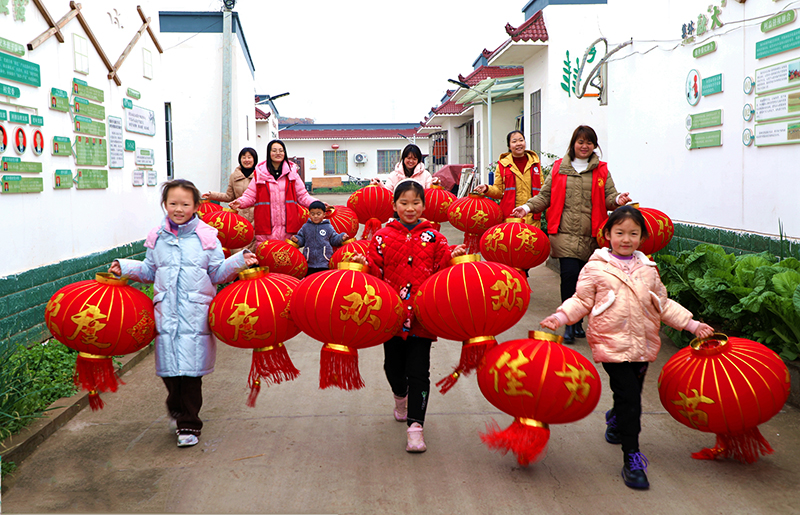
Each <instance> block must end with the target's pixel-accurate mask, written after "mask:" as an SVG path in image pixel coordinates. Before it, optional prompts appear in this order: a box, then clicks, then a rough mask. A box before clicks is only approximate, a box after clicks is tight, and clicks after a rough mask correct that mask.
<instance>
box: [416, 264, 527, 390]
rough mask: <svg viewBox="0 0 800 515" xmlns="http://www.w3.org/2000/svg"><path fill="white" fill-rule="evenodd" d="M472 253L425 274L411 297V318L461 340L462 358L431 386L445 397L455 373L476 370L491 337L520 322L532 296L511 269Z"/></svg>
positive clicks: (490, 341) (518, 275) (446, 335)
mask: <svg viewBox="0 0 800 515" xmlns="http://www.w3.org/2000/svg"><path fill="white" fill-rule="evenodd" d="M480 259H481V257H480V256H479V255H477V254H471V255H466V256H459V257H457V258H453V259H452V260H451V263H453V266H451V267H448V268H446V269H444V270H442V271H440V272H437V273H435V274H433V275H432V276H430V277H429V278H428V279H426V280H425V282H423V283H422V285H420V287H419V290H418V291H417V296H416V297H415V299H414V314H415V315H416V317H417V320H419V322H420V323H421V324H422V325H423V326H424V327H425V329H426V330H428V331H430V332H431V333H433V334H435V335H436V336H438V337H441V338H446V339H448V340H456V341H461V342H462V344H463V345H462V348H461V360H460V362H459V364H458V367H457V368H456V369H455V370H454V371H453V373H452V374H450V375H449V376H447V377H445V378H444V379H442V380H441V381H439V382H438V383H436V386H441V392H442V393H446V392H447V391H448V390H449V389H450V388H452V387H453V386H454V385H455V383H456V381H457V380H458V376H459V375H460V374H465V373H469V372H471V371H472V370H475V369H476V368H477V367H478V363H480V360H481V358H482V357H483V354H484V352H485V351H486V350H488V349H490V348H491V347H493V346H494V345H495V344H496V343H497V340H496V339H495V336H497V335H498V334H500V333H502V332H503V331H506V330H508V329H510V328H511V327H513V326H514V324H516V323H517V322H519V321H520V319H521V318H522V316H523V315H524V314H525V312H526V311H527V309H528V303H529V302H530V299H531V295H530V289H529V287H528V281H527V280H525V278H524V277H522V275H521V274H520V273H519V272H517V271H516V270H514V269H513V268H511V267H509V266H506V265H503V264H500V263H493V262H491V261H483V262H482V261H481V260H480Z"/></svg>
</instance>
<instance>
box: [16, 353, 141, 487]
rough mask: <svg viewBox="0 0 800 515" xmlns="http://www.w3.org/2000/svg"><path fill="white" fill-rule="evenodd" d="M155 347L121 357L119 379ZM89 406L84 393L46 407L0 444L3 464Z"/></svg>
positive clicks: (23, 454)
mask: <svg viewBox="0 0 800 515" xmlns="http://www.w3.org/2000/svg"><path fill="white" fill-rule="evenodd" d="M154 348H155V347H154V345H148V346H147V347H145V348H144V349H142V350H140V351H139V352H137V353H135V354H129V355H126V356H124V357H123V358H122V366H121V367H120V369H119V370H118V372H117V373H118V375H119V376H120V377H121V376H123V375H125V374H126V373H127V372H128V371H129V370H131V369H132V368H133V367H134V366H136V365H137V364H138V363H139V362H141V361H142V360H143V359H144V358H146V357H147V356H148V355H150V353H151V352H153V350H154ZM88 405H89V392H85V391H80V392H78V393H76V394H75V395H73V396H72V397H64V398H62V399H59V400H57V401H55V402H54V403H53V404H51V405H50V406H49V409H48V411H45V412H44V413H43V414H42V417H41V418H37V419H35V420H34V421H33V422H31V423H30V424H28V426H27V427H25V428H23V429H22V430H21V431H20V432H19V433H17V434H14V435H11V436H9V437H8V438H6V439H5V440H3V442H2V443H0V455H1V456H2V459H3V461H6V462H14V463H19V462H21V461H22V460H24V459H25V458H27V457H28V456H30V455H31V453H33V451H34V450H36V448H37V447H38V446H39V445H41V443H42V442H44V441H45V440H46V439H47V438H48V437H49V436H50V435H52V434H53V433H55V432H56V431H57V430H58V429H59V428H61V427H62V426H63V425H64V424H66V423H67V422H69V421H70V420H71V419H72V417H74V416H75V415H77V414H78V413H79V412H80V411H81V410H82V409H83V408H85V407H86V406H88ZM9 479H10V478H6V481H8V480H9ZM4 483H5V481H4ZM6 486H7V485H6V484H3V490H5V489H6Z"/></svg>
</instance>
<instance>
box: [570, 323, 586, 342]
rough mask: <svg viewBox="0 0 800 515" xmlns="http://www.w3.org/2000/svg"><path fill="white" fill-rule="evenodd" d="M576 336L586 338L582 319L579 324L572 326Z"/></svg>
mask: <svg viewBox="0 0 800 515" xmlns="http://www.w3.org/2000/svg"><path fill="white" fill-rule="evenodd" d="M572 328H573V331H574V334H575V338H586V332H585V331H584V330H583V321H582V320H581V321H580V322H578V323H577V324H574V325H573V326H572Z"/></svg>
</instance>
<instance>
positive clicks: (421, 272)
mask: <svg viewBox="0 0 800 515" xmlns="http://www.w3.org/2000/svg"><path fill="white" fill-rule="evenodd" d="M394 209H395V219H394V220H392V221H390V222H389V223H387V224H386V227H384V228H383V229H381V230H379V231H378V232H377V233H375V237H374V238H373V239H372V242H371V243H370V246H369V257H368V258H365V257H364V256H360V255H359V256H357V258H356V259H354V261H357V262H360V263H362V264H369V266H370V272H371V273H372V274H373V275H375V276H377V277H380V278H382V279H383V280H384V281H386V282H387V283H389V284H390V285H391V286H392V287H393V288H394V289H395V290H396V291H397V292H398V294H399V295H400V299H401V300H402V301H403V310H404V311H405V316H406V318H405V320H404V322H403V326H402V328H401V329H400V332H399V333H398V334H397V335H395V336H394V337H393V338H392V339H390V340H389V341H387V342H386V343H384V344H383V350H384V362H383V370H384V371H385V372H386V379H388V380H389V385H390V386H391V388H392V393H393V394H394V402H395V407H394V418H395V420H397V421H398V422H406V424H407V425H408V430H407V434H406V438H407V444H406V451H408V452H425V450H426V449H427V447H426V446H425V440H424V438H423V437H422V426H423V424H424V423H425V410H426V409H427V407H428V396H429V394H430V389H431V382H430V364H431V342H432V341H433V340H434V339H435V336H434V335H433V334H431V333H429V332H427V331H426V330H425V329H424V328H423V327H422V326H421V325H420V324H419V322H417V321H416V320H415V319H414V312H413V310H412V299H413V298H414V295H416V293H417V289H418V288H419V286H420V285H421V284H422V283H423V282H424V281H425V279H427V278H428V277H430V276H431V275H433V274H434V273H436V272H438V271H439V270H441V269H443V268H446V267H447V266H448V262H449V261H450V258H452V257H456V256H460V255H462V254H464V253H465V252H466V247H465V246H464V245H459V246H458V247H456V248H455V249H453V251H452V253H451V252H450V247H449V246H448V245H447V239H446V238H445V237H444V236H443V235H442V234H441V233H439V232H438V231H436V230H435V229H434V228H433V226H432V225H431V224H430V222H428V221H427V220H425V219H421V218H420V216H422V212H423V211H424V210H425V190H424V189H423V188H422V185H420V184H419V183H418V182H417V181H414V180H410V179H407V180H404V181H401V182H400V183H398V184H397V186H396V187H395V189H394Z"/></svg>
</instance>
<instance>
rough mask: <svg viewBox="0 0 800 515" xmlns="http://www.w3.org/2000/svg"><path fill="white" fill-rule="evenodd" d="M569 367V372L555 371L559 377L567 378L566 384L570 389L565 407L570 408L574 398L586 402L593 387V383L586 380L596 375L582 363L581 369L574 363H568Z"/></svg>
mask: <svg viewBox="0 0 800 515" xmlns="http://www.w3.org/2000/svg"><path fill="white" fill-rule="evenodd" d="M567 368H568V369H569V372H556V373H555V374H556V375H557V376H558V377H564V378H566V379H565V380H564V386H566V387H567V390H569V398H568V399H567V402H566V404H564V409H567V408H569V407H570V405H572V401H574V400H577V401H578V402H580V403H583V402H586V399H587V398H589V392H590V391H591V389H592V385H591V384H589V383H587V382H586V378H587V377H589V378H592V379H594V375H593V374H592V373H591V372H590V371H588V370H586V369H585V368H584V367H583V365H581V369H580V370H578V368H577V367H575V366H573V365H567Z"/></svg>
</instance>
